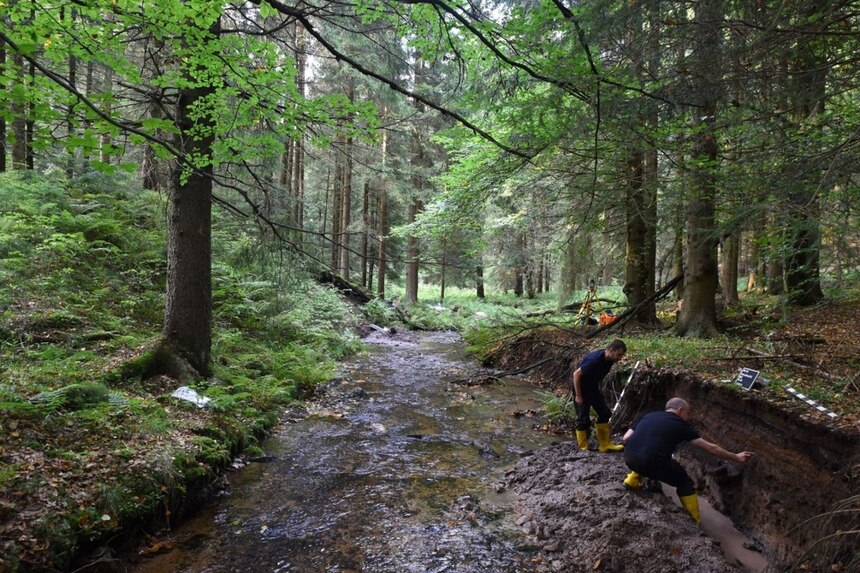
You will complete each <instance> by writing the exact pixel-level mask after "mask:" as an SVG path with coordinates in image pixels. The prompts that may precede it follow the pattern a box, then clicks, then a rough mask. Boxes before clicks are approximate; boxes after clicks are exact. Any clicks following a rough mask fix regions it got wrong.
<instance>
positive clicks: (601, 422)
mask: <svg viewBox="0 0 860 573" xmlns="http://www.w3.org/2000/svg"><path fill="white" fill-rule="evenodd" d="M626 353H627V345H626V344H624V342H623V341H621V340H617V339H616V340H613V341H612V342H611V343H610V344H609V346H607V347H606V348H605V349H601V350H595V351H593V352H589V353H588V354H586V355H585V357H584V358H583V359H582V361H581V362H580V363H579V367H578V368H577V369H576V370H575V371H574V372H573V391H574V402H575V403H576V442H577V444H578V445H579V449H581V450H587V449H588V435H589V430H590V429H591V418H590V413H591V409H592V408H594V411H595V412H597V424H595V425H594V428H595V430H596V432H597V450H598V451H599V452H600V453H604V452H618V451H621V450H623V449H624V446H622V445H616V444H613V443H612V442H611V441H610V439H609V418H610V416H612V410H610V409H609V406H607V405H606V400H604V398H603V394H601V392H600V382H601V381H602V380H603V378H604V377H605V376H606V375H607V374H609V371H610V370H612V367H613V366H614V365H615V364H616V363H617V362H618V361H620V360H621V359H622V358H624V355H625V354H626Z"/></svg>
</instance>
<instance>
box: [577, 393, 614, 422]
mask: <svg viewBox="0 0 860 573" xmlns="http://www.w3.org/2000/svg"><path fill="white" fill-rule="evenodd" d="M592 408H594V411H595V412H597V423H598V424H605V423H607V422H608V421H609V418H610V417H612V410H610V409H609V406H607V405H606V400H605V399H604V398H603V394H601V393H600V390H597V389H595V390H592V391H590V392H583V393H582V404H577V405H576V429H577V430H588V429H589V428H591V416H590V414H591V409H592Z"/></svg>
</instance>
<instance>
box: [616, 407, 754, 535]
mask: <svg viewBox="0 0 860 573" xmlns="http://www.w3.org/2000/svg"><path fill="white" fill-rule="evenodd" d="M689 417H690V406H689V404H687V402H686V401H685V400H684V399H682V398H672V399H671V400H669V401H668V402H666V410H665V411H664V412H650V413H648V414H645V415H644V416H642V417H641V418H639V420H637V421H636V422H635V423H634V424H633V426H631V428H630V429H629V430H627V433H625V434H624V439H623V440H622V441H623V442H624V444H625V448H624V461H625V463H626V464H627V467H629V468H630V469H631V470H633V471H631V472H630V473H629V474H627V477H626V478H625V479H624V486H625V487H627V488H628V489H640V488H641V487H642V477H643V476H644V477H649V478H652V479H656V480H659V481H661V482H663V483H665V484H668V485H671V486H674V487H675V488H677V491H678V499H680V500H681V505H683V506H684V509H686V510H687V511H688V512H690V515H692V516H693V519H695V520H696V523H701V517H700V515H699V498H698V497H697V496H696V489H695V487H694V485H693V480H692V479H690V476H689V475H687V472H686V471H685V470H684V468H683V467H681V464H679V463H678V462H676V461H675V460H673V459H672V453H673V452H674V451H675V448H676V447H678V444H680V443H681V442H690V444H691V445H693V446H696V447H697V448H701V449H703V450H705V451H706V452H708V453H710V454H712V455H714V456H717V457H718V458H722V459H724V460H729V461H733V462H741V463H743V462H746V461H747V460H748V459H749V458H750V457H752V455H753V453H752V452H740V453H737V454H733V453H732V452H729V451H728V450H725V449H723V448H721V447H720V446H718V445H717V444H713V443H711V442H709V441H707V440H705V439H703V438H702V437H700V436H699V432H697V431H696V429H695V428H693V426H691V425H690V423H689V422H688V421H687V420H688V419H689Z"/></svg>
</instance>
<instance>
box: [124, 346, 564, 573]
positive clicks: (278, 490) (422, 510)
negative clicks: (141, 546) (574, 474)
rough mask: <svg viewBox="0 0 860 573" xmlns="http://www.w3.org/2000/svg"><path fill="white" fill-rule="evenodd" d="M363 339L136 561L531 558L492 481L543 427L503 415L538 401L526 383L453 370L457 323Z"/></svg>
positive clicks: (473, 562) (201, 564)
mask: <svg viewBox="0 0 860 573" xmlns="http://www.w3.org/2000/svg"><path fill="white" fill-rule="evenodd" d="M401 336H402V338H401ZM369 342H370V347H371V348H370V351H369V353H368V354H365V355H362V356H360V357H358V358H356V359H355V360H353V361H352V362H350V363H347V364H344V365H343V366H342V372H341V376H342V378H343V379H342V381H341V382H334V383H332V384H331V385H330V389H329V391H328V396H327V399H326V400H325V401H324V402H323V404H324V406H322V407H320V408H319V409H318V411H316V413H315V414H314V415H311V416H310V417H307V418H305V419H302V420H299V421H297V422H295V423H292V424H288V425H286V426H285V427H284V428H283V430H282V431H281V432H280V433H279V434H278V435H276V436H274V437H273V438H272V439H270V440H269V441H268V442H266V443H265V444H264V449H265V450H266V452H267V453H268V454H271V455H273V456H274V461H272V462H270V463H264V464H261V463H255V464H251V465H250V466H249V467H248V468H247V469H245V470H244V471H242V472H238V473H234V474H232V475H231V478H230V481H231V495H229V496H228V497H226V498H224V499H222V500H220V502H218V503H217V504H213V505H212V506H209V507H207V508H204V509H203V510H202V511H201V512H199V513H198V514H197V516H196V517H194V518H193V519H192V520H190V521H189V522H186V523H185V524H184V525H182V526H181V527H180V528H179V529H178V530H177V531H176V532H175V535H174V538H175V539H176V548H175V549H174V550H172V551H170V552H168V553H165V554H162V555H158V556H155V557H153V558H151V559H148V560H146V561H145V562H143V563H141V564H140V565H139V566H138V567H137V568H136V569H135V571H137V572H138V573H143V572H155V571H157V572H159V573H163V572H168V571H174V572H179V571H182V572H216V571H218V572H222V571H224V572H226V571H231V572H232V571H272V572H341V573H346V572H350V571H365V572H370V571H375V572H392V573H394V572H397V573H405V572H421V573H425V572H439V573H441V572H445V571H449V572H454V571H456V572H464V573H467V572H475V573H478V572H481V573H488V572H493V571H498V572H502V571H532V570H537V563H538V562H539V559H535V560H534V561H533V557H534V552H533V549H534V548H531V550H530V549H529V546H528V545H527V543H526V541H525V537H524V536H523V535H522V534H521V533H520V532H519V531H518V528H517V527H516V525H515V524H514V523H512V522H511V517H510V509H511V503H512V501H511V500H510V499H509V498H507V497H506V496H505V495H504V493H496V490H497V488H496V484H498V483H499V482H501V481H502V478H503V474H504V471H505V469H506V468H508V467H509V466H510V465H511V464H512V463H513V462H514V461H516V459H517V458H518V457H519V455H520V454H521V453H522V452H524V451H527V450H529V449H533V448H539V447H542V446H544V445H546V444H547V443H548V442H549V441H550V437H548V436H547V435H545V434H541V433H540V432H537V431H535V430H533V429H532V426H533V425H534V423H535V419H534V418H529V417H527V416H515V415H512V414H514V412H515V411H528V410H533V409H537V408H539V399H538V397H537V395H536V393H535V391H534V389H533V387H530V386H529V385H527V384H526V383H524V382H522V381H520V380H516V379H504V380H503V381H502V382H501V383H500V384H493V385H489V386H471V387H470V386H462V385H459V384H452V383H451V381H452V380H454V379H457V378H462V377H463V376H464V375H466V372H465V371H466V370H467V369H472V368H473V367H472V366H471V365H470V363H469V362H468V361H466V360H465V358H464V356H463V350H462V343H461V342H460V339H459V337H458V336H457V335H456V334H451V333H432V334H422V335H419V336H416V335H412V334H407V335H398V336H397V337H394V338H387V337H386V336H385V335H382V334H377V335H376V337H375V338H373V339H371V340H369ZM358 388H360V389H361V390H358ZM339 394H340V395H342V396H343V397H344V398H345V399H344V400H340V401H338V400H337V396H338V395H339ZM533 565H534V566H533Z"/></svg>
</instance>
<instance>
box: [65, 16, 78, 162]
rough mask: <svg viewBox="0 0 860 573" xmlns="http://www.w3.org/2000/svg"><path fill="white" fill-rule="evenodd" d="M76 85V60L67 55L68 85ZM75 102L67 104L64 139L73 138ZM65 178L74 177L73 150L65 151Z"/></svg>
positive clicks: (72, 20) (72, 23)
mask: <svg viewBox="0 0 860 573" xmlns="http://www.w3.org/2000/svg"><path fill="white" fill-rule="evenodd" d="M70 23H71V25H72V27H74V25H75V10H74V8H73V9H72V11H71V22H70ZM77 83H78V59H77V58H76V57H75V55H74V54H69V85H70V86H72V88H74V89H77ZM76 103H77V100H74V101H72V102H70V103H69V110H68V111H67V112H66V137H67V138H69V139H71V138H72V137H74V136H75V104H76ZM67 154H68V156H67V163H66V177H68V178H69V179H71V178H72V177H74V176H75V163H76V161H75V149H74V148H70V149H69V150H68V151H67Z"/></svg>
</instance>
